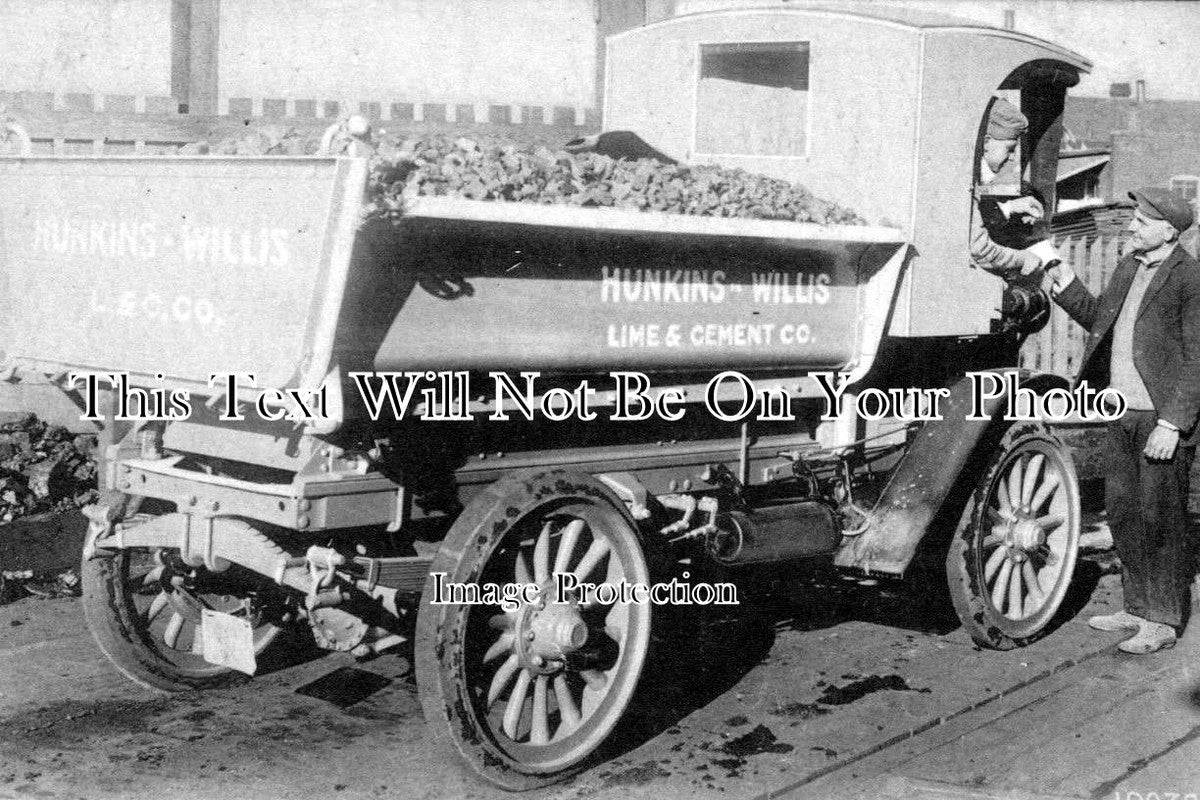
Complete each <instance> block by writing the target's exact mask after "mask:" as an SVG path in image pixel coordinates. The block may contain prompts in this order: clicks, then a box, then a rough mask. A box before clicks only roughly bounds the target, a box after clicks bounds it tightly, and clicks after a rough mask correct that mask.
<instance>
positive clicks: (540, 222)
mask: <svg viewBox="0 0 1200 800" xmlns="http://www.w3.org/2000/svg"><path fill="white" fill-rule="evenodd" d="M0 175H2V176H3V180H4V183H5V186H6V189H7V191H6V192H5V193H4V194H3V195H2V196H0V303H2V304H3V308H2V309H0V311H3V313H2V314H0V350H2V351H3V352H4V354H5V355H6V356H7V357H8V360H9V361H10V362H15V363H18V364H22V365H26V366H29V365H32V366H36V367H37V368H39V369H42V370H44V371H59V370H69V369H75V370H98V371H123V372H128V373H131V375H132V376H133V378H134V379H135V381H138V382H142V383H153V382H154V381H156V380H157V378H156V376H157V375H158V374H162V375H163V381H164V382H167V383H169V384H171V385H173V386H180V387H182V388H188V389H190V390H191V391H193V392H199V393H201V394H204V393H205V392H206V391H207V383H208V378H209V375H211V374H214V373H226V372H251V373H254V374H255V375H256V377H257V380H258V383H259V385H260V386H280V387H282V386H295V387H315V386H317V385H319V384H320V383H321V382H322V381H323V380H324V379H325V378H326V377H327V376H328V375H329V374H330V372H331V370H333V369H335V368H337V369H339V370H341V373H342V374H343V375H344V374H345V373H346V372H349V371H352V370H360V369H378V370H429V369H435V370H518V369H519V370H541V371H550V372H569V373H586V372H597V371H600V372H604V371H609V370H614V369H638V370H643V371H646V372H680V373H696V372H704V371H708V372H713V371H719V370H723V369H738V370H747V371H751V370H756V369H772V368H784V369H789V370H797V371H804V370H808V369H815V368H840V367H842V366H845V365H847V364H851V363H855V362H856V361H861V360H862V358H863V357H864V354H869V353H873V352H874V347H875V346H876V345H877V343H878V341H879V338H880V337H881V336H882V334H883V330H884V327H885V324H886V319H887V315H888V313H889V310H890V308H891V306H892V304H893V302H894V298H895V294H896V288H897V285H898V281H899V278H900V273H901V268H902V264H903V260H904V254H905V252H906V251H907V248H906V247H905V241H904V239H903V235H902V234H901V233H900V232H898V231H895V230H892V229H887V228H878V227H867V226H844V227H841V226H828V227H826V226H817V225H811V224H803V223H795V222H780V221H765V220H746V219H718V218H707V217H705V218H701V217H686V216H679V215H670V214H663V213H651V212H636V211H626V210H618V209H591V208H573V207H558V206H545V205H530V204H518V203H497V202H480V201H471V200H458V199H449V198H438V197H430V198H424V197H423V198H417V199H415V200H413V201H411V202H410V203H409V204H408V206H407V207H406V208H405V210H404V214H403V216H402V217H400V218H399V219H398V220H397V219H385V218H382V217H372V216H366V217H364V214H363V211H364V199H365V192H366V179H367V165H366V162H365V161H362V160H357V159H327V158H170V157H167V158H145V157H142V158H105V157H79V158H71V157H67V158H4V159H0Z"/></svg>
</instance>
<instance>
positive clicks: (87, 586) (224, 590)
mask: <svg viewBox="0 0 1200 800" xmlns="http://www.w3.org/2000/svg"><path fill="white" fill-rule="evenodd" d="M138 521H139V520H137V519H135V520H132V521H130V522H127V523H124V524H137V522H138ZM143 521H144V520H143ZM246 528H247V531H246V533H247V535H260V534H257V532H255V531H253V529H251V528H250V526H248V525H247V526H246ZM82 575H83V611H84V616H85V618H86V619H87V624H88V628H89V629H90V630H91V632H92V636H93V637H94V638H95V640H96V643H97V644H98V645H99V646H100V649H101V650H102V651H103V652H104V654H105V655H106V656H108V658H109V660H110V661H112V662H113V664H114V665H116V667H117V669H119V670H120V671H121V672H122V673H123V674H124V675H125V676H126V677H128V678H130V679H131V680H133V681H135V682H136V683H139V684H141V685H143V686H147V687H149V688H152V689H162V690H165V691H183V690H187V689H214V688H218V687H223V686H229V685H233V684H236V683H240V682H243V681H245V680H248V679H249V676H248V675H245V674H243V673H241V672H237V671H235V670H232V669H229V668H227V667H224V666H219V665H216V664H212V663H210V662H208V661H205V660H204V656H203V641H202V637H201V636H200V615H201V611H202V610H203V609H205V608H207V609H211V610H214V611H222V612H225V613H227V614H232V615H234V616H240V617H245V618H246V619H248V620H250V623H251V625H252V627H253V631H254V650H255V654H256V655H259V654H261V653H262V652H263V651H264V650H265V649H266V648H267V647H268V645H270V644H271V643H272V642H273V641H274V640H275V637H276V636H277V635H278V634H279V632H280V628H279V627H277V626H276V625H275V624H273V622H272V621H271V620H272V619H274V618H275V617H276V616H277V612H278V611H279V609H280V605H279V603H280V602H281V598H280V596H279V595H278V593H277V590H276V588H275V587H274V585H273V584H271V583H270V581H269V580H267V579H265V578H262V577H261V576H258V575H257V574H255V573H253V572H250V571H248V570H245V569H243V568H241V567H238V566H237V565H236V564H234V565H231V566H230V567H229V569H227V570H225V571H223V572H209V571H208V570H206V569H204V568H202V567H201V568H193V567H189V566H188V565H187V564H185V563H183V561H182V559H180V558H179V551H178V550H177V549H174V548H155V549H153V550H150V549H144V548H136V549H124V550H120V551H118V552H117V553H116V554H115V555H113V556H111V557H106V558H93V559H90V560H85V561H84V562H83V567H82Z"/></svg>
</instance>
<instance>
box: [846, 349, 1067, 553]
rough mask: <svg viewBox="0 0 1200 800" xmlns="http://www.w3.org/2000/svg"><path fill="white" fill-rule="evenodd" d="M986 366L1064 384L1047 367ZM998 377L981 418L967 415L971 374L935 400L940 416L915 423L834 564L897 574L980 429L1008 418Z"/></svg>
mask: <svg viewBox="0 0 1200 800" xmlns="http://www.w3.org/2000/svg"><path fill="white" fill-rule="evenodd" d="M980 372H983V370H981V371H980ZM986 372H991V373H992V374H995V375H997V376H1003V375H1004V374H1005V373H1008V372H1016V373H1017V381H1018V383H1019V385H1020V387H1021V388H1028V389H1030V390H1032V391H1034V392H1037V393H1042V392H1046V391H1048V390H1050V389H1054V388H1062V389H1068V390H1069V389H1070V383H1069V382H1068V381H1067V380H1066V379H1064V378H1062V377H1060V376H1058V375H1052V374H1049V373H1035V372H1030V371H1029V370H986ZM1001 383H1002V385H1004V386H1005V392H1004V393H1003V394H1001V395H1000V396H998V397H996V398H994V399H991V400H990V401H984V404H983V408H982V409H981V411H982V413H981V414H980V416H982V417H984V418H983V419H968V418H967V415H968V414H970V413H971V410H972V408H971V404H972V397H971V395H972V383H971V379H970V378H969V377H963V378H962V379H961V380H959V381H958V382H957V383H956V384H954V386H953V387H951V389H950V396H949V397H947V398H946V399H945V400H944V401H943V403H942V406H941V412H942V413H941V419H940V420H933V421H930V422H927V423H925V425H924V427H922V428H921V430H920V432H919V433H918V434H917V438H916V440H915V441H914V442H913V443H912V444H911V445H910V446H909V448H908V451H907V452H906V453H905V454H904V458H903V459H902V460H901V461H900V463H899V464H898V465H897V467H896V471H895V472H894V473H893V474H892V477H891V479H890V480H889V481H888V484H887V486H886V487H884V490H883V494H882V495H880V497H879V501H878V502H877V503H876V504H875V507H874V508H873V509H872V510H871V512H870V514H869V525H868V527H867V530H866V531H865V532H864V533H862V534H860V535H857V536H847V537H844V538H843V539H842V543H841V546H840V547H839V549H838V551H837V553H836V555H835V556H834V564H835V565H837V566H839V567H844V568H847V569H856V570H862V571H863V572H868V573H871V572H882V573H886V574H891V575H901V574H903V572H904V570H905V568H907V566H908V564H909V562H910V561H912V558H913V556H914V555H915V554H916V552H917V546H918V545H919V544H920V542H921V540H922V539H923V538H924V537H925V534H926V532H927V531H928V529H929V526H930V523H932V522H933V520H934V517H935V516H937V513H938V511H939V510H940V509H941V507H942V504H943V503H944V502H945V500H946V497H947V495H949V494H950V490H951V489H953V488H954V486H955V484H957V483H958V481H959V478H960V476H961V474H962V471H963V469H964V467H965V466H966V465H967V464H968V462H969V461H970V459H971V456H972V455H973V454H974V453H975V451H976V449H977V448H978V446H979V443H980V441H981V440H982V439H983V438H984V434H985V433H987V432H988V431H989V430H991V429H993V428H994V426H997V425H1001V426H1007V425H1009V424H1011V423H1009V422H1005V421H1004V420H1003V419H1002V416H1003V411H1004V409H1005V406H1006V404H1007V402H1008V399H1009V395H1008V392H1007V385H1006V384H1005V382H1004V381H1002V382H1001Z"/></svg>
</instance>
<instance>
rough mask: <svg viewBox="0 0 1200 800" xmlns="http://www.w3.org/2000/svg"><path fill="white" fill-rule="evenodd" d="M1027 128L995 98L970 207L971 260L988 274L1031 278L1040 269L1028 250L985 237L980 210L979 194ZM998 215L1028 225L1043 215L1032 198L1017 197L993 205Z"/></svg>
mask: <svg viewBox="0 0 1200 800" xmlns="http://www.w3.org/2000/svg"><path fill="white" fill-rule="evenodd" d="M1028 128H1029V120H1028V119H1026V118H1025V115H1024V114H1022V113H1021V112H1020V111H1019V110H1018V109H1017V107H1016V106H1014V105H1013V104H1012V103H1010V102H1008V101H1007V100H1005V99H1003V98H997V99H996V100H995V101H994V102H993V103H992V107H991V110H990V111H989V112H988V123H987V129H986V130H985V132H984V135H983V158H982V159H981V160H980V164H979V187H978V190H977V191H976V192H975V195H974V197H973V198H972V205H971V259H972V260H973V261H974V262H975V263H976V264H977V265H978V266H980V267H982V268H983V269H986V270H987V271H988V272H995V273H998V274H1005V273H1013V272H1018V271H1019V272H1020V273H1021V274H1022V275H1030V274H1032V273H1033V272H1034V271H1036V270H1037V269H1039V268H1041V266H1042V261H1041V259H1040V258H1038V257H1037V256H1036V255H1034V254H1033V253H1031V252H1029V251H1028V250H1017V249H1015V248H1012V247H1005V246H1004V245H1002V244H999V243H998V242H996V241H995V240H994V239H992V237H991V236H990V235H989V234H988V230H987V227H986V226H985V225H984V219H983V214H982V213H981V211H980V204H979V194H980V193H986V192H987V189H988V187H989V185H990V184H991V183H992V181H994V180H995V179H996V175H997V173H999V172H1000V170H1001V169H1003V168H1004V165H1005V164H1007V163H1008V159H1010V158H1011V157H1012V154H1013V151H1015V150H1016V149H1017V140H1018V139H1020V138H1021V134H1023V133H1024V132H1025V131H1026V129H1028ZM995 208H996V212H997V215H1002V216H1003V219H1004V220H1009V219H1012V218H1013V217H1014V216H1015V217H1017V218H1018V219H1021V220H1022V221H1024V222H1026V223H1027V224H1030V223H1033V222H1038V221H1039V220H1041V219H1042V217H1044V216H1045V210H1044V209H1043V208H1042V204H1041V203H1039V202H1038V201H1037V200H1035V199H1034V198H1032V197H1028V196H1026V197H1016V198H1013V199H1012V200H1005V201H1003V202H1000V203H996V204H995Z"/></svg>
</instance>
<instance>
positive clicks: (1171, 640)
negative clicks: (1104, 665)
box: [1117, 622, 1178, 656]
mask: <svg viewBox="0 0 1200 800" xmlns="http://www.w3.org/2000/svg"><path fill="white" fill-rule="evenodd" d="M1177 638H1178V637H1177V636H1176V634H1175V629H1174V628H1172V627H1171V626H1170V625H1164V624H1162V623H1161V622H1144V623H1142V627H1140V628H1139V629H1138V632H1137V636H1134V637H1133V638H1132V639H1126V640H1125V641H1123V642H1121V643H1120V644H1119V645H1117V649H1118V650H1120V651H1121V652H1123V653H1133V654H1134V655H1139V656H1144V655H1146V654H1147V653H1155V652H1158V651H1159V650H1168V649H1170V648H1172V647H1174V646H1175V642H1176V640H1177Z"/></svg>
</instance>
